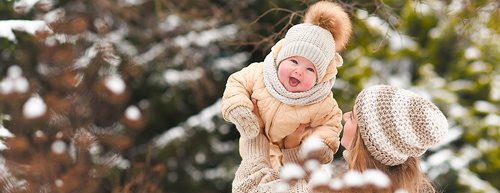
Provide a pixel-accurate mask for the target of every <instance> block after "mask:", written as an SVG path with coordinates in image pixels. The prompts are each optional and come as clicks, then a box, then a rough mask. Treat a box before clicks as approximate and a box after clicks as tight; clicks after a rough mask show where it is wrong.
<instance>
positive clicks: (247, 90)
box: [222, 63, 259, 121]
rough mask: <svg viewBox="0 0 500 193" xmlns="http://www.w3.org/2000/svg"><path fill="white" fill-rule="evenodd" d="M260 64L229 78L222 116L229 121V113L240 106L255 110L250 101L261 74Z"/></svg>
mask: <svg viewBox="0 0 500 193" xmlns="http://www.w3.org/2000/svg"><path fill="white" fill-rule="evenodd" d="M257 65H258V63H254V64H250V65H249V66H247V67H245V68H243V69H241V70H240V71H238V72H235V73H233V74H231V76H229V78H228V79H227V83H226V89H225V90H224V93H223V95H222V116H223V118H224V119H225V120H226V121H229V112H231V110H233V109H234V108H236V107H238V106H243V107H248V108H249V109H250V110H253V104H252V101H251V99H250V97H251V95H252V93H253V90H252V89H253V86H254V83H255V78H256V74H257V73H259V68H258V66H257Z"/></svg>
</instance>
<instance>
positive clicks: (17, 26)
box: [0, 20, 53, 42]
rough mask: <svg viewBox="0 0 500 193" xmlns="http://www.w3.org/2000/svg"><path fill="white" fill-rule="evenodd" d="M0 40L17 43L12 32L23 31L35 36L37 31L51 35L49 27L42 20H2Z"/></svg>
mask: <svg viewBox="0 0 500 193" xmlns="http://www.w3.org/2000/svg"><path fill="white" fill-rule="evenodd" d="M0 29H2V30H0V38H1V37H3V38H7V39H8V40H10V41H12V42H17V40H16V36H15V34H14V32H13V30H16V31H24V32H26V33H29V34H31V35H35V33H36V32H37V31H45V32H48V33H53V32H52V30H51V29H50V28H49V26H48V25H47V24H46V23H45V21H42V20H3V21H0Z"/></svg>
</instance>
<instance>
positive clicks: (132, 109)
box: [125, 105, 142, 121]
mask: <svg viewBox="0 0 500 193" xmlns="http://www.w3.org/2000/svg"><path fill="white" fill-rule="evenodd" d="M141 116H142V115H141V111H140V110H139V108H137V107H136V106H135V105H131V106H129V107H127V109H126V110H125V117H126V118H127V119H129V120H132V121H137V120H139V119H140V118H141Z"/></svg>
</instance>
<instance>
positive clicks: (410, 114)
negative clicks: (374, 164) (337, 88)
mask: <svg viewBox="0 0 500 193" xmlns="http://www.w3.org/2000/svg"><path fill="white" fill-rule="evenodd" d="M353 112H354V113H355V114H354V115H355V116H354V117H355V119H354V120H355V121H356V125H357V127H356V128H357V130H358V133H359V135H360V137H361V139H362V140H363V144H364V145H365V146H366V149H367V150H368V152H369V153H370V155H371V156H373V157H374V158H375V159H376V160H378V161H379V162H381V163H383V164H385V165H390V166H394V165H398V164H401V163H404V162H405V161H406V160H407V159H408V158H409V157H419V156H420V155H422V154H423V153H424V152H425V151H426V150H427V149H428V148H429V147H431V146H433V145H435V144H437V143H438V142H439V141H440V140H441V138H442V137H443V136H444V134H445V133H446V132H447V130H448V122H447V120H446V117H445V116H444V115H443V113H442V112H441V111H440V110H439V109H438V108H437V107H436V105H434V104H433V103H432V102H430V101H429V100H427V99H424V98H422V97H421V96H418V95H417V94H415V93H412V92H410V91H408V90H404V89H400V88H396V87H392V86H388V85H379V86H373V87H371V88H368V89H365V90H363V91H362V92H361V93H360V94H359V95H358V96H357V97H356V101H355V105H354V110H353ZM351 144H352V143H351Z"/></svg>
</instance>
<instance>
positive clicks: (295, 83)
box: [288, 77, 300, 87]
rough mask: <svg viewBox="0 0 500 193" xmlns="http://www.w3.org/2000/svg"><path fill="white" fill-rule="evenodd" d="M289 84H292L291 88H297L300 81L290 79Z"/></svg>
mask: <svg viewBox="0 0 500 193" xmlns="http://www.w3.org/2000/svg"><path fill="white" fill-rule="evenodd" d="M288 84H290V86H293V87H295V86H297V85H299V84H300V80H298V79H296V78H294V77H290V80H289V81H288Z"/></svg>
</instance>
